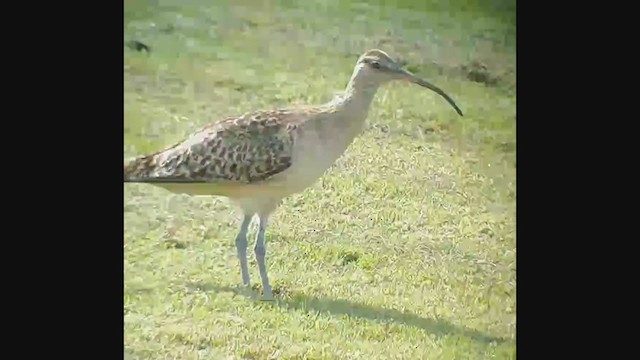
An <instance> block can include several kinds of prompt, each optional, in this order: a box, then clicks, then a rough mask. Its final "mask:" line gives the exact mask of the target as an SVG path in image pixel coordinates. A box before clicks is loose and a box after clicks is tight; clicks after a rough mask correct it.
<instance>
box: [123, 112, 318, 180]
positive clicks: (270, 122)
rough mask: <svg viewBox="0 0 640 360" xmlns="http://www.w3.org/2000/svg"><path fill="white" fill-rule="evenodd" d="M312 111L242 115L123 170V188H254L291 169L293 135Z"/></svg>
mask: <svg viewBox="0 0 640 360" xmlns="http://www.w3.org/2000/svg"><path fill="white" fill-rule="evenodd" d="M315 112H317V110H315V109H314V108H306V109H280V110H269V111H257V112H251V113H246V114H244V115H241V116H239V117H232V118H226V119H223V120H222V121H219V122H217V123H214V124H211V125H209V126H206V127H204V128H202V129H200V130H198V131H196V132H194V133H193V134H191V135H190V136H188V137H187V138H186V139H185V140H183V141H182V142H180V143H178V144H175V145H174V146H172V147H171V148H168V149H166V150H164V151H161V152H158V153H155V154H152V155H148V156H145V157H140V158H138V159H135V160H133V161H131V162H130V163H128V164H127V165H126V166H125V181H127V182H150V183H153V182H158V183H167V182H175V183H184V182H209V183H217V182H235V183H246V184H251V183H256V182H260V181H264V180H267V179H269V178H270V177H272V176H273V175H275V174H278V173H280V172H282V171H284V170H286V169H287V168H289V166H291V161H292V155H293V154H292V149H293V142H294V132H295V130H296V128H297V126H298V124H299V123H300V122H302V121H304V120H306V119H308V116H309V115H311V114H312V113H315Z"/></svg>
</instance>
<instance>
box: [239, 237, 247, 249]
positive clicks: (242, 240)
mask: <svg viewBox="0 0 640 360" xmlns="http://www.w3.org/2000/svg"><path fill="white" fill-rule="evenodd" d="M236 246H237V247H241V248H246V247H247V237H246V236H238V237H236Z"/></svg>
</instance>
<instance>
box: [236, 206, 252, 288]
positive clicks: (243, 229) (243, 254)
mask: <svg viewBox="0 0 640 360" xmlns="http://www.w3.org/2000/svg"><path fill="white" fill-rule="evenodd" d="M252 218H253V216H252V215H246V214H245V215H244V218H243V219H242V224H241V225H240V232H239V233H238V236H236V249H237V250H238V259H239V260H240V272H241V273H242V283H243V284H244V285H245V286H247V287H249V286H251V283H250V280H249V266H248V265H247V230H248V229H249V224H251V219H252Z"/></svg>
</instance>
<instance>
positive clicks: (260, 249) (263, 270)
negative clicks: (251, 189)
mask: <svg viewBox="0 0 640 360" xmlns="http://www.w3.org/2000/svg"><path fill="white" fill-rule="evenodd" d="M268 221H269V217H268V216H266V215H260V228H259V229H258V237H257V240H256V247H255V248H254V251H255V254H256V260H257V261H258V269H259V270H260V278H261V279H262V289H263V291H264V299H265V300H271V299H273V294H272V291H271V285H270V284H269V277H268V276H267V265H266V263H265V256H266V253H267V249H266V247H265V243H264V233H265V230H266V229H267V222H268Z"/></svg>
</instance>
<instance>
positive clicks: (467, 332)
mask: <svg viewBox="0 0 640 360" xmlns="http://www.w3.org/2000/svg"><path fill="white" fill-rule="evenodd" d="M196 287H197V288H199V289H200V290H204V291H213V292H217V293H221V292H231V293H233V294H235V295H240V296H244V297H247V298H250V299H253V300H256V299H259V296H258V294H257V293H256V292H255V291H253V290H249V289H246V288H244V287H241V286H239V287H229V286H217V285H213V284H198V285H196ZM274 290H275V289H274ZM263 303H264V304H265V305H268V306H278V307H281V308H285V309H295V310H301V311H304V312H307V313H311V312H316V313H317V312H321V313H329V314H332V315H347V316H350V317H355V318H362V319H368V320H372V321H379V322H394V323H398V324H403V325H407V326H413V327H416V328H420V329H423V330H425V331H427V332H428V333H430V334H433V335H436V336H448V335H454V336H462V337H466V338H469V339H471V340H474V341H477V342H481V343H485V344H491V343H495V344H501V343H504V342H507V341H509V340H508V339H504V338H501V337H497V336H492V335H489V334H485V333H483V332H481V331H477V330H473V329H468V328H465V327H460V326H456V325H453V324H451V323H450V322H448V321H446V320H437V319H429V318H423V317H420V316H418V315H415V314H412V313H410V312H402V311H399V310H393V309H385V308H380V307H375V306H370V305H365V304H359V303H354V302H351V301H348V300H342V299H328V298H317V297H311V296H307V295H304V294H288V295H280V296H279V295H276V297H275V299H274V300H273V301H265V302H263Z"/></svg>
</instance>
